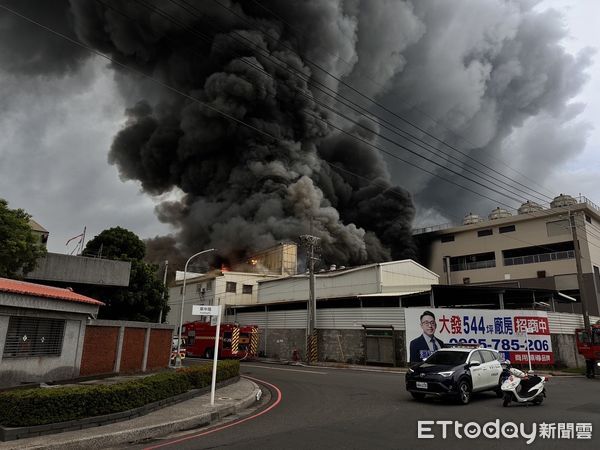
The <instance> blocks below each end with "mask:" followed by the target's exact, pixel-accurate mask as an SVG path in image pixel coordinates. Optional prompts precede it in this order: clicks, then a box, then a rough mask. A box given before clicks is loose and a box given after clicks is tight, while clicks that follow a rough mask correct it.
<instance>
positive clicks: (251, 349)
mask: <svg viewBox="0 0 600 450" xmlns="http://www.w3.org/2000/svg"><path fill="white" fill-rule="evenodd" d="M215 332H216V326H215V325H211V324H210V323H208V322H199V321H198V322H187V323H184V324H183V328H182V335H183V336H185V338H186V341H187V345H186V350H187V356H194V357H203V358H212V357H213V355H214V351H215ZM258 340H259V334H258V327H257V326H255V325H241V326H240V325H239V324H236V323H222V324H221V328H220V330H219V354H218V356H219V358H239V359H247V358H254V357H256V356H257V355H258Z"/></svg>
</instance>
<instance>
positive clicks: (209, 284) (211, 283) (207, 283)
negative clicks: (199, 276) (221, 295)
mask: <svg viewBox="0 0 600 450" xmlns="http://www.w3.org/2000/svg"><path fill="white" fill-rule="evenodd" d="M212 288H213V280H208V281H207V282H206V290H207V291H212Z"/></svg>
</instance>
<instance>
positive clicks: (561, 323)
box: [548, 312, 599, 334]
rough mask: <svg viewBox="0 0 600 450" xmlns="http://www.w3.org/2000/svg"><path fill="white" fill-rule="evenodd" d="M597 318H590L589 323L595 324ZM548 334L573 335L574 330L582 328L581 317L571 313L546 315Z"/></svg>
mask: <svg viewBox="0 0 600 450" xmlns="http://www.w3.org/2000/svg"><path fill="white" fill-rule="evenodd" d="M598 319H599V317H596V316H590V322H591V323H595V322H596V321H597V320H598ZM548 322H549V324H550V333H552V334H575V328H583V316H582V315H581V314H571V313H554V312H549V313H548Z"/></svg>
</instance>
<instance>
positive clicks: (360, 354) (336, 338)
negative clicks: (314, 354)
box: [317, 330, 365, 364]
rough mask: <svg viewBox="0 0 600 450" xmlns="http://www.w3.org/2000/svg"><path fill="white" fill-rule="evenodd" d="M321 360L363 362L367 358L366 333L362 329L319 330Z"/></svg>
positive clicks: (318, 340)
mask: <svg viewBox="0 0 600 450" xmlns="http://www.w3.org/2000/svg"><path fill="white" fill-rule="evenodd" d="M317 342H318V346H319V354H318V358H319V361H339V362H345V363H349V364H362V363H364V360H365V333H364V331H362V330H318V334H317Z"/></svg>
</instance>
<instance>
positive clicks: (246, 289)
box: [242, 284, 252, 294]
mask: <svg viewBox="0 0 600 450" xmlns="http://www.w3.org/2000/svg"><path fill="white" fill-rule="evenodd" d="M242 294H252V285H251V284H244V285H242Z"/></svg>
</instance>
